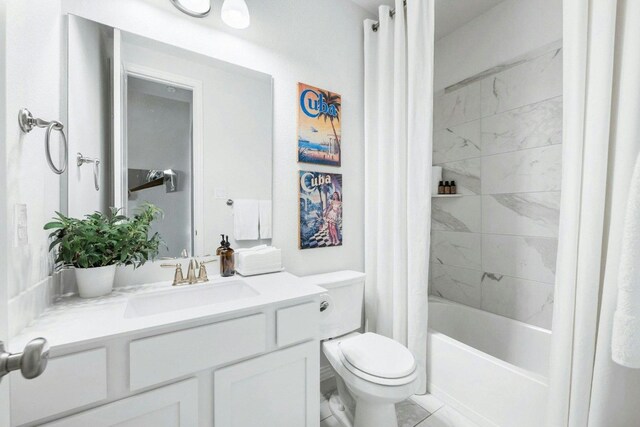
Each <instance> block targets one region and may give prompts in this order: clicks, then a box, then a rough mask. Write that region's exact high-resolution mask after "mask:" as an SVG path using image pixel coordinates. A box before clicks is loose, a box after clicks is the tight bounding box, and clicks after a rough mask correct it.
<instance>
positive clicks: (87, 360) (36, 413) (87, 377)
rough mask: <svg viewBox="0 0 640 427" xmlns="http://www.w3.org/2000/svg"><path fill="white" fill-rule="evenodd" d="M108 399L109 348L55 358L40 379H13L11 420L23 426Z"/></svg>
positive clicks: (17, 377) (18, 376)
mask: <svg viewBox="0 0 640 427" xmlns="http://www.w3.org/2000/svg"><path fill="white" fill-rule="evenodd" d="M106 398H107V350H106V349H104V348H99V349H96V350H90V351H84V352H82V353H75V354H70V355H68V356H61V357H56V358H53V359H51V360H50V361H49V363H48V365H47V369H46V370H45V371H44V373H43V374H42V375H41V376H39V377H38V378H35V379H33V380H26V379H24V378H22V377H21V376H20V375H14V376H13V378H11V419H12V422H13V424H15V425H20V424H24V423H28V422H30V421H35V420H38V419H41V418H44V417H48V416H50V415H55V414H59V413H61V412H64V411H68V410H70V409H74V408H78V407H81V406H84V405H88V404H90V403H95V402H99V401H101V400H104V399H106Z"/></svg>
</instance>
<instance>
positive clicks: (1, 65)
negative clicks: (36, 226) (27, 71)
mask: <svg viewBox="0 0 640 427" xmlns="http://www.w3.org/2000/svg"><path fill="white" fill-rule="evenodd" d="M5 9H6V2H4V1H0V117H6V109H5V100H6V87H7V85H6V80H5V71H6V49H5V40H6V32H5V30H4V29H5V28H6V24H7V20H6V10H5ZM5 130H6V122H5V121H4V120H2V119H0V140H2V141H5V136H6V132H5ZM6 154H7V153H6V151H5V150H3V149H0V165H1V166H5V165H6ZM6 202H7V185H6V180H0V224H6V222H7V208H6V206H7V205H6ZM6 231H7V230H6V227H5V228H4V229H2V228H0V242H6V241H7V234H6ZM6 246H7V245H6V244H4V245H3V244H0V341H6V340H7V339H8V338H9V322H8V320H9V319H8V316H7V314H8V310H6V307H7V301H8V297H9V295H8V289H7V287H6V286H3V285H2V284H3V283H8V281H7V280H8V275H7V249H8V248H7V247H6ZM9 381H10V380H7V381H2V382H0V402H1V403H0V426H8V425H9Z"/></svg>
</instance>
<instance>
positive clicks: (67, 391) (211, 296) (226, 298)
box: [9, 273, 323, 427]
mask: <svg viewBox="0 0 640 427" xmlns="http://www.w3.org/2000/svg"><path fill="white" fill-rule="evenodd" d="M322 292H323V289H322V288H319V287H316V286H313V285H310V284H305V283H304V282H303V281H302V280H300V279H299V278H297V277H296V276H293V275H291V274H289V273H276V274H270V275H263V276H255V277H250V278H239V277H233V278H215V279H213V280H211V281H210V282H209V283H206V284H198V285H187V286H182V287H172V286H171V285H170V283H169V282H162V283H156V284H149V285H142V286H135V287H128V288H118V289H116V291H115V292H114V293H113V294H112V295H109V296H107V297H103V298H98V299H92V300H81V299H79V298H77V297H65V298H61V299H60V300H59V301H58V302H57V303H56V304H55V305H54V306H53V307H51V308H50V309H49V310H48V311H47V312H45V313H44V314H43V315H41V316H40V317H39V318H38V319H36V320H35V321H34V322H33V323H32V324H31V325H30V326H29V327H28V328H26V329H25V330H24V331H23V332H22V333H21V334H20V335H18V336H16V337H14V338H13V339H12V340H11V341H10V343H9V349H10V350H11V349H13V350H15V351H18V350H20V349H22V348H23V347H24V345H25V343H26V342H28V341H29V340H31V339H33V338H35V337H39V336H44V337H46V338H47V340H48V341H49V343H50V346H51V347H50V355H51V358H50V360H49V364H48V366H47V369H46V371H45V372H44V373H43V374H42V375H41V376H40V377H38V378H36V379H34V380H29V381H27V380H25V379H23V378H22V377H20V376H15V377H14V378H12V381H11V410H12V414H11V416H12V420H13V421H12V422H13V424H14V425H19V426H32V425H45V426H49V427H54V426H55V427H59V426H60V427H61V426H65V427H71V426H78V427H81V426H112V425H118V426H136V427H145V426H148V427H161V426H162V427H163V426H183V427H191V426H213V425H215V426H216V427H241V426H242V427H246V426H261V427H269V426H272V427H305V426H307V427H314V426H318V425H319V418H318V411H319V407H318V406H319V400H320V399H319V392H320V387H319V372H320V367H319V357H320V351H319V340H318V336H319V332H318V325H319V313H320V310H319V305H320V300H319V295H320V294H321V293H322ZM248 402H250V404H248Z"/></svg>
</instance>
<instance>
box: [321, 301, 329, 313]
mask: <svg viewBox="0 0 640 427" xmlns="http://www.w3.org/2000/svg"><path fill="white" fill-rule="evenodd" d="M327 308H329V301H322V302H321V303H320V313H322V312H323V311H325V310H326V309H327Z"/></svg>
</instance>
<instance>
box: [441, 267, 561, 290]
mask: <svg viewBox="0 0 640 427" xmlns="http://www.w3.org/2000/svg"><path fill="white" fill-rule="evenodd" d="M429 264H430V265H437V266H441V267H452V268H460V269H463V270H469V271H473V272H475V273H481V274H484V273H491V274H499V275H500V276H504V277H508V278H511V279H516V280H524V281H526V282H533V283H538V284H541V285H552V286H555V283H551V282H541V281H540V280H532V279H526V278H524V277H518V276H512V275H510V274H503V273H498V272H495V271H486V270H485V269H484V268H482V269H480V270H478V269H476V268H470V267H460V266H457V265H451V264H441V263H438V262H433V261H430V262H429Z"/></svg>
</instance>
